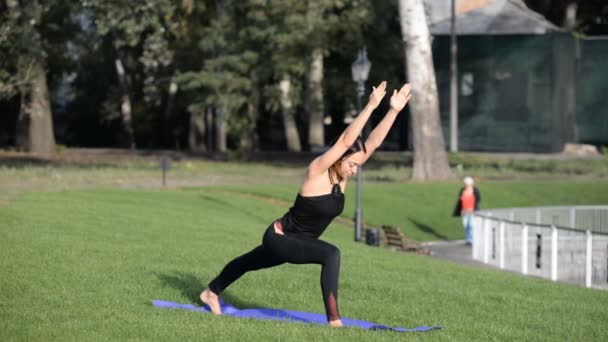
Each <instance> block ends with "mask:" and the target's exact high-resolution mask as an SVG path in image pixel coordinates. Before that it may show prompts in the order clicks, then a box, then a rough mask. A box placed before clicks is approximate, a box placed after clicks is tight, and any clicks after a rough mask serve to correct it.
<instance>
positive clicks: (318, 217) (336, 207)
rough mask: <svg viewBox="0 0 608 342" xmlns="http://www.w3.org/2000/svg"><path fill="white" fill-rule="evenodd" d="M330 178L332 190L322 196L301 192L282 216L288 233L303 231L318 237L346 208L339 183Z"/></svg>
mask: <svg viewBox="0 0 608 342" xmlns="http://www.w3.org/2000/svg"><path fill="white" fill-rule="evenodd" d="M329 178H330V181H331V183H332V184H333V186H332V191H331V193H329V194H326V195H320V196H306V197H305V196H302V195H300V193H298V195H297V196H296V200H295V202H294V204H293V206H292V207H291V208H290V209H289V211H288V212H287V213H286V214H285V215H283V217H282V218H281V224H282V225H283V230H284V231H285V232H287V233H290V232H291V233H301V234H304V235H307V236H310V237H314V238H318V237H319V236H321V234H323V232H324V231H325V229H326V228H327V226H328V225H329V224H330V223H331V221H332V220H333V219H334V218H335V217H336V216H338V215H340V213H342V211H343V210H344V194H343V193H342V190H341V189H340V185H339V184H334V181H333V178H332V176H331V173H329Z"/></svg>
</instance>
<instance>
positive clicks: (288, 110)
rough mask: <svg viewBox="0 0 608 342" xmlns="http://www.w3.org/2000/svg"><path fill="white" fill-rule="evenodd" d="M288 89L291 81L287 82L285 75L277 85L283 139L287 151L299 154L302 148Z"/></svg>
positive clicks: (287, 77) (287, 78)
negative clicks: (283, 130)
mask: <svg viewBox="0 0 608 342" xmlns="http://www.w3.org/2000/svg"><path fill="white" fill-rule="evenodd" d="M290 88H291V81H290V80H289V76H288V75H285V76H284V77H283V80H281V82H280V83H279V90H280V91H281V113H282V115H283V126H284V128H285V139H287V150H289V151H291V152H300V151H301V150H302V146H301V145H300V137H299V135H298V128H297V126H296V120H295V117H294V110H293V105H292V103H291V98H290V96H291V94H290Z"/></svg>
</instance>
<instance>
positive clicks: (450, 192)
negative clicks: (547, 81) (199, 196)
mask: <svg viewBox="0 0 608 342" xmlns="http://www.w3.org/2000/svg"><path fill="white" fill-rule="evenodd" d="M477 186H478V188H479V189H480V192H481V208H482V209H483V208H512V207H531V206H550V205H608V182H606V181H565V180H558V181H542V180H541V181H533V180H526V181H500V182H497V181H494V182H492V181H489V182H483V181H482V182H480V183H479V184H477ZM460 187H461V184H460V182H433V183H405V182H400V183H379V182H365V183H363V185H362V195H361V197H362V199H361V203H362V204H361V207H362V211H363V220H364V222H365V223H366V224H368V225H371V226H379V225H383V224H388V225H393V226H397V227H399V228H401V230H402V231H403V232H404V234H405V235H406V236H408V237H410V238H412V239H414V240H418V241H433V240H456V239H462V236H463V235H462V234H463V233H462V224H461V222H460V218H454V217H452V210H453V208H454V206H455V204H456V199H457V197H458V191H459V190H460ZM355 189H356V187H355V184H354V182H350V183H349V188H348V189H347V191H346V197H347V200H346V207H345V209H344V212H343V214H342V216H343V217H345V218H353V217H354V212H355V205H356V199H355V195H356V191H355ZM206 191H208V192H212V193H215V191H216V190H214V188H209V189H207V190H206ZM219 191H224V192H226V191H228V192H234V193H247V194H252V195H254V196H258V197H260V198H261V199H263V198H279V199H282V200H283V201H285V203H287V205H291V202H292V201H293V200H294V199H295V194H296V193H297V191H298V185H297V184H295V185H294V184H289V185H281V184H278V185H276V184H275V185H264V186H248V187H247V186H238V187H224V188H221V189H219Z"/></svg>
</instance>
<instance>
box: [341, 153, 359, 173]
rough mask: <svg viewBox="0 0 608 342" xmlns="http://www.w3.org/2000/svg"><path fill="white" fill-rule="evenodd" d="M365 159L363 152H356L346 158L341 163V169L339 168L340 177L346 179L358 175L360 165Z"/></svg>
mask: <svg viewBox="0 0 608 342" xmlns="http://www.w3.org/2000/svg"><path fill="white" fill-rule="evenodd" d="M362 158H363V152H361V151H360V152H356V153H353V154H351V155H349V156H348V157H346V158H344V159H343V160H342V162H341V163H340V167H339V168H338V172H339V173H340V176H341V177H342V178H344V179H347V178H349V177H352V176H354V175H356V174H357V171H358V170H359V165H361V159H362Z"/></svg>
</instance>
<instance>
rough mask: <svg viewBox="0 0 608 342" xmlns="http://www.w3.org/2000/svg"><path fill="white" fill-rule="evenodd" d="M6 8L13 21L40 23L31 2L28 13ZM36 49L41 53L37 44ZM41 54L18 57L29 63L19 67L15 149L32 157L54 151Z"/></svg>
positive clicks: (15, 4)
mask: <svg viewBox="0 0 608 342" xmlns="http://www.w3.org/2000/svg"><path fill="white" fill-rule="evenodd" d="M6 6H7V8H8V10H9V15H10V16H11V18H13V19H15V20H17V19H19V18H20V17H22V15H26V16H30V17H31V18H32V20H35V21H37V22H39V21H40V13H41V8H40V5H39V4H38V3H37V2H36V1H34V2H32V3H31V4H30V8H28V11H29V13H28V12H26V11H25V9H24V8H23V6H21V5H19V1H16V0H7V1H6ZM34 34H35V35H36V38H37V39H36V40H35V41H36V43H37V44H39V43H40V41H41V39H40V34H39V33H38V32H34ZM37 48H38V49H42V46H41V45H40V44H39V46H38V47H37ZM42 55H43V54H42V53H39V54H36V55H33V56H22V58H23V59H25V60H31V61H30V63H29V65H28V63H20V64H21V65H22V66H23V67H24V68H29V70H22V72H21V74H22V75H26V76H24V77H26V80H25V81H27V82H28V86H29V88H28V90H27V91H26V92H25V93H22V94H21V110H20V113H19V118H18V119H17V137H16V140H17V146H19V147H22V148H24V149H25V150H27V151H29V152H35V153H52V152H54V151H55V132H54V129H53V113H52V111H51V100H50V96H49V89H48V82H47V78H46V70H45V69H44V58H43V57H41V56H42Z"/></svg>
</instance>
